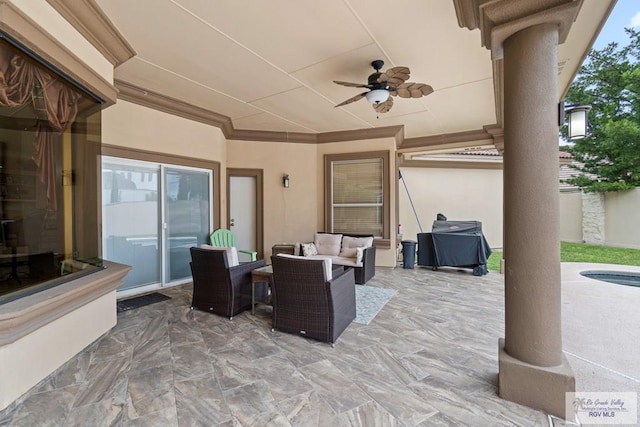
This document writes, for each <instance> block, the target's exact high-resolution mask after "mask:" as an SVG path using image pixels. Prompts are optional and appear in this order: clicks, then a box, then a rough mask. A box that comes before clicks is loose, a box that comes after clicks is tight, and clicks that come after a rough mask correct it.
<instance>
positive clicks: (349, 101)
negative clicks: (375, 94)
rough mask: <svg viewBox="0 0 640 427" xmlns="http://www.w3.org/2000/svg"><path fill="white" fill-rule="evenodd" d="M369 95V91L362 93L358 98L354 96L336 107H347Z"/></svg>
mask: <svg viewBox="0 0 640 427" xmlns="http://www.w3.org/2000/svg"><path fill="white" fill-rule="evenodd" d="M367 93H369V92H368V91H367V92H362V93H360V94H358V95H356V96H354V97H352V98H349V99H347V100H346V101H343V102H341V103H340V104H338V105H336V107H342V106H343V105H347V104H351V103H352V102H356V101H358V100H359V99H362V98H364V96H365V95H366V94H367Z"/></svg>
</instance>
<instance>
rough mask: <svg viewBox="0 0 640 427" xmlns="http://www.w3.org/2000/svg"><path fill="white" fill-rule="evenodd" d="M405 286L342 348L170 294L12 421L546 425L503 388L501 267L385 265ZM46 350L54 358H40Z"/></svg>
mask: <svg viewBox="0 0 640 427" xmlns="http://www.w3.org/2000/svg"><path fill="white" fill-rule="evenodd" d="M368 285H370V286H379V287H385V288H392V289H396V290H397V291H398V292H397V293H396V295H395V296H394V297H393V298H392V299H391V301H390V302H389V303H388V304H387V305H386V306H385V307H384V308H383V309H382V310H381V311H380V313H379V314H378V315H377V316H376V317H375V319H374V320H373V321H372V322H371V323H370V324H369V325H362V324H357V323H352V324H351V325H350V326H349V327H348V328H347V329H346V331H345V332H344V333H343V334H342V336H341V337H340V338H339V340H338V341H337V343H336V345H335V347H331V346H330V345H328V344H325V343H320V342H316V341H312V340H308V339H305V338H303V337H300V336H295V335H290V334H284V333H281V332H277V331H276V332H272V331H271V321H270V310H271V309H270V307H267V306H258V308H257V311H256V315H255V316H253V315H251V313H250V311H247V312H244V313H242V314H241V315H238V316H236V317H235V318H234V319H233V320H232V321H229V320H228V319H226V318H223V317H219V316H216V315H213V314H209V313H206V312H201V311H195V310H194V311H192V310H190V309H189V307H190V294H191V285H190V284H189V285H183V286H179V287H174V288H170V289H166V290H163V291H162V293H165V294H167V295H169V296H171V297H172V299H171V300H169V301H164V302H160V303H156V304H153V305H150V306H146V307H142V308H138V309H134V310H130V311H126V312H123V313H120V314H119V315H118V324H117V326H115V327H114V328H113V329H112V330H111V331H110V332H109V333H107V334H105V335H104V336H103V337H102V338H101V339H99V340H98V341H96V342H94V343H93V344H91V345H90V346H89V347H87V348H86V349H85V350H84V351H82V352H81V353H80V354H78V355H77V356H76V357H75V358H74V359H73V360H71V361H70V362H68V363H67V364H65V365H64V366H62V367H61V368H60V369H58V370H57V371H56V372H55V373H53V374H52V375H50V376H49V377H48V378H46V379H45V380H43V381H42V382H41V383H40V384H39V385H37V386H36V387H34V389H32V390H31V391H30V392H29V393H28V394H27V395H25V396H23V398H21V399H19V400H18V401H17V402H15V403H14V404H12V405H11V406H10V407H9V408H7V409H6V410H4V411H2V412H0V425H8V426H30V427H31V426H195V425H198V426H234V425H235V426H237V425H241V426H250V425H255V426H263V425H282V426H289V425H293V426H347V425H355V426H358V425H359V426H467V425H468V426H546V425H548V422H547V417H546V415H545V414H543V413H541V412H538V411H535V410H532V409H529V408H527V407H524V406H521V405H518V404H515V403H512V402H508V401H505V400H502V399H500V398H499V397H498V396H497V387H496V382H497V372H498V363H497V349H498V338H500V337H503V336H504V330H503V329H504V310H503V277H502V276H501V275H499V274H497V273H494V272H492V273H490V274H489V275H487V276H484V277H475V276H473V275H471V272H470V270H464V271H463V270H457V269H440V270H438V271H431V269H428V268H417V269H415V270H404V269H402V268H396V269H391V268H378V269H377V275H376V277H374V279H372V280H371V281H370V282H369V283H368ZM43 357H46V356H45V355H43Z"/></svg>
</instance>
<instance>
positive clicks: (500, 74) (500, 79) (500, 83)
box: [491, 59, 504, 125]
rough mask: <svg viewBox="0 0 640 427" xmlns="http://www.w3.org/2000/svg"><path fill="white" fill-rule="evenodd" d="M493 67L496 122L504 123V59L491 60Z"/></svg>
mask: <svg viewBox="0 0 640 427" xmlns="http://www.w3.org/2000/svg"><path fill="white" fill-rule="evenodd" d="M491 65H492V67H493V99H494V104H495V109H496V122H497V124H498V125H502V123H504V60H503V59H497V60H495V61H492V64H491Z"/></svg>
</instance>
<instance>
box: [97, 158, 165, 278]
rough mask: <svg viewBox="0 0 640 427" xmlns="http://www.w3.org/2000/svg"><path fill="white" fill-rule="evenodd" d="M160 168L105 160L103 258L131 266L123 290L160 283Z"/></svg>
mask: <svg viewBox="0 0 640 427" xmlns="http://www.w3.org/2000/svg"><path fill="white" fill-rule="evenodd" d="M159 173H160V167H159V166H157V165H155V164H153V163H148V162H136V161H128V160H124V159H116V158H109V157H104V158H103V161H102V217H103V221H102V224H103V241H102V248H103V258H104V259H107V260H109V261H114V262H118V263H122V264H127V265H130V266H131V267H132V268H131V271H130V272H129V273H128V274H127V275H126V276H125V278H124V285H123V286H121V287H120V288H119V290H125V289H131V288H135V287H138V286H144V285H148V284H152V283H158V282H160V271H161V265H160V248H159V245H158V236H159V216H160V215H159V214H160V207H159V204H158V194H159V191H160V188H159V185H160V181H159V179H158V178H159Z"/></svg>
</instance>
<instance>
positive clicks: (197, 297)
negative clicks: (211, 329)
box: [190, 247, 268, 320]
mask: <svg viewBox="0 0 640 427" xmlns="http://www.w3.org/2000/svg"><path fill="white" fill-rule="evenodd" d="M190 265H191V273H192V275H193V299H192V301H191V308H192V309H194V308H197V309H199V310H204V311H209V312H211V313H215V314H219V315H221V316H225V317H228V318H229V320H231V319H232V318H233V316H235V315H236V314H238V313H241V312H242V311H244V310H247V309H249V308H251V272H252V271H253V270H254V269H256V268H260V267H264V266H265V265H266V262H265V260H258V261H253V262H247V263H244V264H240V265H237V266H234V267H229V262H228V261H227V253H226V252H225V251H224V250H215V249H204V248H197V247H192V248H191V263H190ZM267 291H268V288H267V285H266V284H265V283H258V284H256V297H257V298H258V297H259V298H263V297H265V296H266V295H267Z"/></svg>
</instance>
